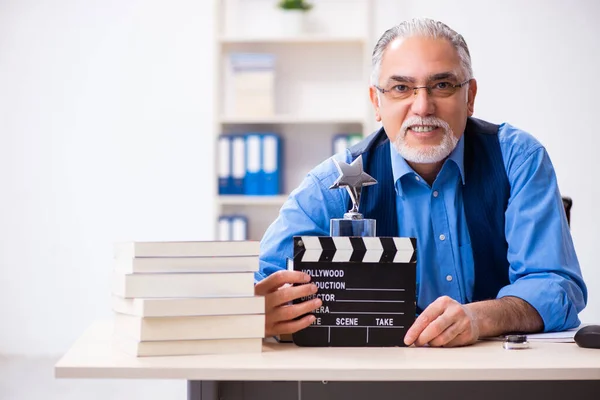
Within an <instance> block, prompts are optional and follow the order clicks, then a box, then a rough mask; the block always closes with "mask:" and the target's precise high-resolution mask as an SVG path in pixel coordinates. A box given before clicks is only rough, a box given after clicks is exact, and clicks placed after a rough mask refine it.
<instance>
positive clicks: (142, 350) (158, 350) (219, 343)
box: [113, 335, 262, 357]
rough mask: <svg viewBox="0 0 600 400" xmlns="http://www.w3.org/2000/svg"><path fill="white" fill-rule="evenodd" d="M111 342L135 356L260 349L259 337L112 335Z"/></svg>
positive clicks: (222, 352)
mask: <svg viewBox="0 0 600 400" xmlns="http://www.w3.org/2000/svg"><path fill="white" fill-rule="evenodd" d="M113 344H114V346H115V348H117V349H119V350H121V351H123V352H124V353H127V354H130V355H132V356H136V357H151V356H186V355H200V354H235V353H260V352H261V351H262V339H261V338H245V339H210V340H164V341H152V342H139V341H137V340H134V339H131V338H128V337H123V336H119V335H113Z"/></svg>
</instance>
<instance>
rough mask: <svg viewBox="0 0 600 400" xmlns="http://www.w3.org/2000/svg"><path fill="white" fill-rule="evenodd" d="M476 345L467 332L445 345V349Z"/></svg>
mask: <svg viewBox="0 0 600 400" xmlns="http://www.w3.org/2000/svg"><path fill="white" fill-rule="evenodd" d="M471 343H474V341H473V339H472V338H471V337H469V335H467V334H466V332H462V333H459V334H458V335H457V336H456V337H455V338H454V339H452V340H451V341H449V342H448V343H446V344H445V345H444V347H459V346H466V345H468V344H471Z"/></svg>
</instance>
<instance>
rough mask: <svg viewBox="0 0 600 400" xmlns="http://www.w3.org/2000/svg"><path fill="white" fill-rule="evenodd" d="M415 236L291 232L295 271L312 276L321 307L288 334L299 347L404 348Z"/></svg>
mask: <svg viewBox="0 0 600 400" xmlns="http://www.w3.org/2000/svg"><path fill="white" fill-rule="evenodd" d="M416 248H417V245H416V239H414V238H397V237H394V238H392V237H343V236H336V237H330V236H295V237H294V259H293V269H294V270H296V271H303V272H305V273H308V274H309V275H311V277H312V278H311V282H312V283H314V284H316V285H317V287H318V291H317V294H315V295H312V296H308V297H303V298H300V299H297V300H295V301H294V303H296V304H297V303H300V302H303V301H307V300H311V299H313V298H315V297H318V298H320V299H321V300H322V302H323V304H322V306H321V307H320V308H319V309H317V310H315V311H314V312H313V315H314V316H315V317H316V320H315V321H314V322H313V324H312V325H310V326H309V327H307V328H305V329H303V330H301V331H298V332H296V333H294V334H293V335H292V337H293V340H294V343H296V344H297V345H299V346H333V347H342V346H344V347H347V346H348V347H349V346H362V347H366V346H373V347H375V346H377V347H387V346H404V335H405V334H406V331H407V330H408V328H410V326H411V325H412V324H413V322H414V321H415V311H416V310H415V308H416V304H415V290H416V265H417V264H416V260H417V254H416Z"/></svg>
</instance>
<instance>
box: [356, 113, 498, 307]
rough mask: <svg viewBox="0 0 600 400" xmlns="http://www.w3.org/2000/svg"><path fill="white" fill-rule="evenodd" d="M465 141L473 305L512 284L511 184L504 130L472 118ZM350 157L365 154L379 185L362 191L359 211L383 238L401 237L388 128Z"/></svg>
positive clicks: (369, 170)
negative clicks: (507, 220)
mask: <svg viewBox="0 0 600 400" xmlns="http://www.w3.org/2000/svg"><path fill="white" fill-rule="evenodd" d="M464 142H465V153H464V169H465V185H464V186H463V188H462V190H463V201H464V209H465V215H466V219H467V225H468V228H469V235H470V237H471V246H472V248H473V261H474V264H475V288H474V293H473V301H480V300H486V299H494V298H496V295H497V294H498V292H499V291H500V289H501V288H502V287H503V286H506V285H508V284H509V280H508V267H509V264H508V259H507V251H508V244H507V242H506V237H505V234H504V212H505V211H506V206H507V205H508V198H509V196H510V183H509V182H508V177H507V175H506V170H505V168H504V162H503V160H502V153H501V150H500V143H499V141H498V126H497V125H494V124H490V123H488V122H485V121H482V120H478V119H475V118H468V119H467V125H466V128H465V133H464ZM350 153H351V154H352V159H355V158H356V157H358V156H359V155H360V154H362V156H363V166H364V169H365V172H367V173H368V174H369V175H371V176H372V177H373V178H375V179H376V180H377V182H378V183H377V185H372V186H366V187H364V188H363V189H362V194H361V199H360V208H359V211H360V212H361V213H362V214H363V215H364V216H365V218H374V219H375V220H376V221H377V236H397V235H398V219H397V216H396V191H395V190H394V178H393V174H392V163H391V159H390V141H389V139H388V138H387V135H386V133H385V131H384V130H383V128H382V129H380V130H379V131H377V132H375V133H373V134H372V135H370V136H368V137H367V138H365V139H364V140H363V141H361V142H360V143H358V144H356V145H355V146H353V147H351V148H350ZM382 205H385V207H382ZM391 216H393V218H390V217H391ZM417 247H418V238H417Z"/></svg>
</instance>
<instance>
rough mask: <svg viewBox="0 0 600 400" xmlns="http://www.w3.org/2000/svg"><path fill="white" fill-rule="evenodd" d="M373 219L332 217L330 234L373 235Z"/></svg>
mask: <svg viewBox="0 0 600 400" xmlns="http://www.w3.org/2000/svg"><path fill="white" fill-rule="evenodd" d="M375 222H376V221H375V220H374V219H346V218H334V219H332V220H331V225H330V228H329V234H330V236H361V237H374V236H375Z"/></svg>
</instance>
